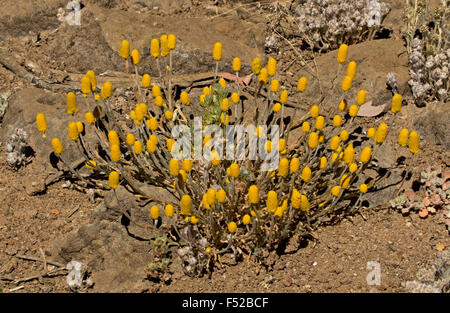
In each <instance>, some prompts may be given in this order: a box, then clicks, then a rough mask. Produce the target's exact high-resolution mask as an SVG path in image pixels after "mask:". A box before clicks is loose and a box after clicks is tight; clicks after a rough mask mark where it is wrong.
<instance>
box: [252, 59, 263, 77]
mask: <svg viewBox="0 0 450 313" xmlns="http://www.w3.org/2000/svg"><path fill="white" fill-rule="evenodd" d="M260 71H261V59H260V58H254V59H253V61H252V72H253V73H254V74H255V75H258V74H259V72H260Z"/></svg>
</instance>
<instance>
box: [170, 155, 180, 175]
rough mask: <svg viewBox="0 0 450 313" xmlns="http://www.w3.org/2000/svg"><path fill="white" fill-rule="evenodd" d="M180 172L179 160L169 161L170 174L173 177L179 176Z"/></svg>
mask: <svg viewBox="0 0 450 313" xmlns="http://www.w3.org/2000/svg"><path fill="white" fill-rule="evenodd" d="M179 170H180V162H179V161H178V160H177V159H173V158H172V159H170V161H169V172H170V175H172V176H178V171H179Z"/></svg>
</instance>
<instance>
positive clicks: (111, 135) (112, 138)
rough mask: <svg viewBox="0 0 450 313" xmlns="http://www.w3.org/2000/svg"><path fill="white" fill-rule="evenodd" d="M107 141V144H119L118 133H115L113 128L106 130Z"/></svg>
mask: <svg viewBox="0 0 450 313" xmlns="http://www.w3.org/2000/svg"><path fill="white" fill-rule="evenodd" d="M108 141H109V145H110V146H112V145H119V144H120V141H119V135H117V132H116V131H114V130H110V131H109V132H108Z"/></svg>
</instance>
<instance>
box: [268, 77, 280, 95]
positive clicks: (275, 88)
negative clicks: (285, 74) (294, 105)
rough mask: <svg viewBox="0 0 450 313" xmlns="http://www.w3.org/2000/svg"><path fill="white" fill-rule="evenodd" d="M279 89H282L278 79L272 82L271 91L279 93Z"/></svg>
mask: <svg viewBox="0 0 450 313" xmlns="http://www.w3.org/2000/svg"><path fill="white" fill-rule="evenodd" d="M279 89H280V82H279V81H278V79H274V80H272V82H271V83H270V91H272V92H278V90H279Z"/></svg>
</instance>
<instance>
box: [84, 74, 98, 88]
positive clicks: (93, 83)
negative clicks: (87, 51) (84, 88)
mask: <svg viewBox="0 0 450 313" xmlns="http://www.w3.org/2000/svg"><path fill="white" fill-rule="evenodd" d="M86 76H87V77H89V83H90V84H91V91H95V90H96V89H97V78H96V77H95V73H94V71H92V70H89V71H87V72H86Z"/></svg>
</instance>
